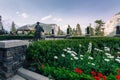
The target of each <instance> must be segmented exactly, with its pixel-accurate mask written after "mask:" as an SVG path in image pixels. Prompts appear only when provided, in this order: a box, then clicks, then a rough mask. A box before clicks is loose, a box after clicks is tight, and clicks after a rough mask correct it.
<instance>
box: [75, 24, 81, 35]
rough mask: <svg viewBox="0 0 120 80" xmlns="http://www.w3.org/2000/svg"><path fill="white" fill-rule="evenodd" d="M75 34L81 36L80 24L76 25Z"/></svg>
mask: <svg viewBox="0 0 120 80" xmlns="http://www.w3.org/2000/svg"><path fill="white" fill-rule="evenodd" d="M76 33H77V35H82V30H81V27H80V24H77V26H76Z"/></svg>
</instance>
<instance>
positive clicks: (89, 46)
mask: <svg viewBox="0 0 120 80" xmlns="http://www.w3.org/2000/svg"><path fill="white" fill-rule="evenodd" d="M91 50H92V43H91V42H90V43H89V45H88V50H87V52H88V53H91Z"/></svg>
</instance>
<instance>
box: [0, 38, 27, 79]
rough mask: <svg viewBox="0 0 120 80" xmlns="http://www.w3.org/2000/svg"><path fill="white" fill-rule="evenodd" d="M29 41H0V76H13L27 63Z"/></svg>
mask: <svg viewBox="0 0 120 80" xmlns="http://www.w3.org/2000/svg"><path fill="white" fill-rule="evenodd" d="M27 44H28V42H27V41H22V40H6V41H0V75H1V76H2V77H3V78H9V77H11V76H13V75H14V74H15V73H16V71H17V70H18V68H20V67H22V65H23V64H24V62H25V53H26V49H27Z"/></svg>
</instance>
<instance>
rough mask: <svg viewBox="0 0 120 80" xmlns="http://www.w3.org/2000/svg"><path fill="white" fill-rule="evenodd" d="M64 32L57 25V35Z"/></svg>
mask: <svg viewBox="0 0 120 80" xmlns="http://www.w3.org/2000/svg"><path fill="white" fill-rule="evenodd" d="M63 34H64V32H63V31H62V30H61V29H60V27H58V35H63Z"/></svg>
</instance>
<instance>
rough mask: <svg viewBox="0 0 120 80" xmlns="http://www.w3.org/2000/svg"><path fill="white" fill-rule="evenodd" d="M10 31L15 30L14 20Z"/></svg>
mask: <svg viewBox="0 0 120 80" xmlns="http://www.w3.org/2000/svg"><path fill="white" fill-rule="evenodd" d="M11 32H13V33H15V32H16V28H15V23H14V22H12V26H11Z"/></svg>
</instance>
